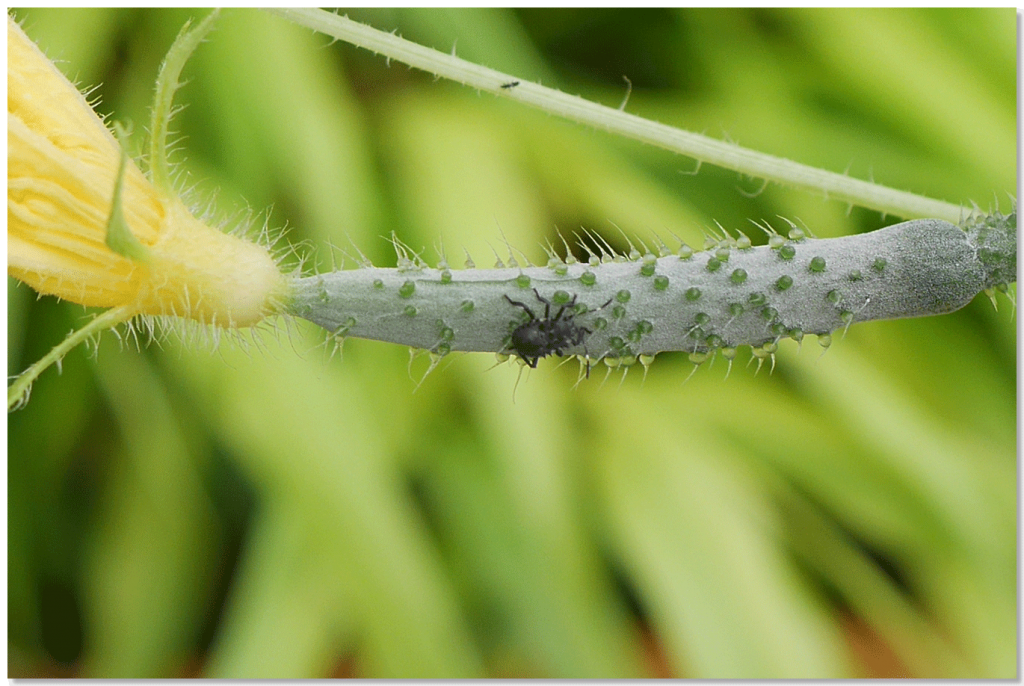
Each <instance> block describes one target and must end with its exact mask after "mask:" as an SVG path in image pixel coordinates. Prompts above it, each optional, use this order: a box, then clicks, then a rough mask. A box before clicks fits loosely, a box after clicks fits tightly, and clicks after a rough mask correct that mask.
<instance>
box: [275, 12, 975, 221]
mask: <svg viewBox="0 0 1024 686" xmlns="http://www.w3.org/2000/svg"><path fill="white" fill-rule="evenodd" d="M269 11H270V12H273V13H274V14H277V15H279V16H281V17H284V18H285V19H288V20H289V21H292V22H295V23H296V24H300V25H302V26H306V27H308V28H311V29H313V30H314V31H319V32H320V33H324V34H327V35H329V36H332V37H334V38H337V39H339V40H343V41H345V42H347V43H351V44H353V45H357V46H359V47H361V48H366V49H367V50H372V51H373V52H376V53H378V54H381V55H385V56H386V57H388V59H393V60H397V61H399V62H403V63H405V64H408V65H409V66H412V67H416V68H417V69H422V70H424V71H427V72H430V73H431V74H435V75H437V76H441V77H444V78H447V79H451V80H453V81H458V82H459V83H462V84H464V85H467V86H470V87H472V88H476V89H478V90H482V91H488V92H490V93H494V94H495V95H498V96H501V97H506V98H511V99H513V100H518V101H520V102H522V103H524V104H527V105H532V106H533V107H537V108H539V109H541V110H543V111H545V112H548V113H550V114H554V115H557V116H560V117H564V118H566V119H569V120H572V121H575V122H578V123H581V124H587V125H590V126H593V127H595V128H599V129H605V130H607V131H610V132H612V133H617V134H620V135H622V136H626V137H629V138H633V139H636V140H639V141H643V142H644V143H649V144H651V145H656V146H658V147H660V148H664V149H666V150H671V151H672V152H676V153H680V154H682V155H686V156H688V157H693V158H696V159H697V160H700V161H701V162H707V163H708V164H713V165H715V166H718V167H724V168H726V169H732V170H735V171H737V172H740V173H741V174H746V175H749V176H753V177H757V178H761V179H767V180H769V181H774V182H776V183H780V184H784V185H786V186H791V187H794V188H798V189H802V190H806V191H810V192H817V193H823V194H824V195H825V196H826V197H828V198H831V199H833V200H839V201H841V202H846V203H851V204H854V205H859V206H861V207H868V208H871V209H874V210H878V211H880V212H883V213H886V214H891V215H895V216H898V217H904V218H907V219H914V218H925V217H932V218H936V219H944V220H946V221H948V222H952V223H954V224H959V223H960V222H961V221H962V220H963V217H964V215H965V212H964V209H963V208H962V207H960V206H959V205H953V204H951V203H947V202H943V201H940V200H933V199H931V198H926V197H922V196H920V195H915V194H913V193H907V192H906V191H900V190H896V189H893V188H888V187H886V186H881V185H878V184H875V183H870V182H868V181H862V180H859V179H854V178H851V177H849V176H846V175H844V174H837V173H834V172H829V171H825V170H822V169H816V168H814V167H809V166H807V165H804V164H799V163H797V162H792V161H790V160H786V159H782V158H780V157H775V156H773V155H767V154H765V153H760V152H755V151H753V150H748V149H746V148H742V147H740V146H738V145H735V144H733V143H726V142H724V141H719V140H715V139H713V138H708V137H706V136H702V135H700V134H696V133H692V132H689V131H683V130H681V129H677V128H674V127H672V126H667V125H665V124H659V123H657V122H652V121H649V120H647V119H644V118H643V117H638V116H636V115H633V114H628V113H626V112H623V111H621V110H619V109H615V108H612V107H607V106H605V105H599V104H597V103H593V102H590V101H588V100H584V99H583V98H580V97H578V96H575V95H568V94H566V93H562V92H560V91H557V90H554V89H552V88H545V87H544V86H541V85H539V84H536V83H531V82H529V81H526V80H524V79H523V78H521V77H518V76H513V75H511V74H503V73H502V72H499V71H495V70H494V69H488V68H486V67H482V66H480V65H477V64H473V63H472V62H467V61H466V60H463V59H461V58H459V57H456V56H455V55H450V54H447V53H443V52H439V51H437V50H433V49H431V48H427V47H424V46H422V45H418V44H416V43H413V42H411V41H407V40H405V39H404V38H400V37H398V36H396V35H394V34H391V33H385V32H384V31H379V30H377V29H375V28H373V27H371V26H367V25H365V24H360V23H358V22H354V21H352V20H350V19H348V18H346V17H342V16H339V15H336V14H333V13H331V12H327V11H324V10H318V9H273V10H269ZM511 83H515V84H516V85H515V87H512V88H509V87H504V88H503V86H507V85H508V84H511Z"/></svg>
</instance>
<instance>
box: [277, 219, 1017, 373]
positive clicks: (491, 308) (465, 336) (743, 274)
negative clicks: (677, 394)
mask: <svg viewBox="0 0 1024 686" xmlns="http://www.w3.org/2000/svg"><path fill="white" fill-rule="evenodd" d="M1014 220H1015V217H1014ZM1006 233H1007V232H1006V231H1004V232H1003V234H1002V235H999V236H998V240H1002V241H1003V243H1004V244H1005V243H1006V240H1007V239H1006V238H1005V234H1006ZM992 240H993V239H992V237H991V236H989V237H988V238H986V237H985V236H982V235H981V234H979V232H977V231H974V232H973V233H971V232H970V230H969V231H968V232H965V231H964V230H963V229H961V228H959V227H957V226H955V225H953V224H950V223H948V222H944V221H940V220H933V219H922V220H915V221H909V222H904V223H902V224H897V225H894V226H891V227H888V228H885V229H881V230H879V231H875V232H872V233H867V234H861V235H856V236H849V237H844V238H830V239H813V238H801V239H799V240H795V241H788V242H786V243H785V245H786V246H789V247H788V248H783V247H781V246H779V245H776V246H775V247H769V246H760V247H753V248H745V249H743V248H736V247H733V248H732V249H729V250H728V251H727V254H723V253H722V251H714V250H712V251H706V252H699V253H695V254H693V255H692V256H691V257H689V258H686V259H684V258H680V257H678V256H675V255H670V256H667V257H661V258H658V259H656V260H655V259H654V258H653V256H648V257H647V259H646V262H645V261H641V260H634V261H620V260H623V259H624V258H619V259H618V260H613V261H608V262H604V263H601V264H598V265H586V264H582V263H575V264H559V265H555V266H548V267H525V268H505V269H469V270H462V271H451V272H448V271H447V270H440V269H430V268H422V269H411V268H405V269H379V268H362V269H355V270H347V271H336V272H331V273H327V274H321V275H318V276H311V277H304V278H301V279H298V280H297V282H296V290H295V296H294V300H293V302H292V305H291V307H290V310H291V312H292V314H294V315H297V316H299V317H302V318H305V319H308V320H310V321H312V322H315V323H316V324H319V325H320V326H322V327H324V328H325V329H327V330H329V331H331V332H334V333H336V334H337V335H339V336H354V337H358V338H369V339H375V340H381V341H390V342H393V343H399V344H404V345H408V346H411V347H414V348H425V349H430V350H433V351H435V352H440V353H442V354H443V353H447V352H449V351H456V350H458V351H476V352H488V351H489V352H505V353H514V352H515V351H514V350H511V349H510V348H509V340H510V339H509V336H510V333H511V332H512V331H513V330H514V329H515V328H516V327H517V326H518V325H519V324H521V323H522V322H523V321H524V317H525V313H524V312H523V311H522V310H521V309H520V308H517V307H515V306H513V305H510V304H509V302H508V300H506V298H505V296H508V297H509V298H511V299H513V300H518V301H521V302H523V303H524V304H526V305H527V306H529V307H530V308H531V309H533V311H534V313H535V315H536V316H537V317H543V316H544V307H545V306H544V304H543V303H541V302H539V301H538V300H537V298H536V296H535V295H534V293H533V290H532V289H533V288H536V289H537V290H538V292H539V293H540V295H541V296H543V297H544V298H547V299H548V300H551V301H552V302H556V303H557V302H565V301H567V300H568V299H569V298H571V297H572V296H576V297H577V299H578V300H577V302H578V303H582V304H585V305H586V306H587V308H588V311H587V312H586V313H582V314H579V315H578V316H577V317H576V319H575V322H576V324H578V325H579V326H582V327H586V328H588V329H590V330H591V331H592V333H591V334H589V335H588V336H586V339H585V340H584V342H583V344H581V345H579V346H575V347H569V348H568V349H567V353H568V354H584V353H586V354H589V355H590V356H591V357H595V358H599V357H621V356H624V355H654V354H657V353H659V352H664V351H684V352H697V353H700V352H707V351H710V350H713V349H716V348H722V347H727V348H735V347H737V346H741V345H750V346H761V345H764V344H766V343H770V342H773V341H778V340H779V339H780V338H783V337H786V336H793V337H795V338H799V337H800V336H802V334H808V333H813V334H819V335H820V334H827V333H831V332H832V331H835V330H836V329H840V328H843V327H846V326H848V325H849V324H851V323H855V322H861V321H870V320H877V319H897V318H905V317H919V316H927V315H934V314H942V313H946V312H952V311H954V310H957V309H959V308H961V307H963V306H965V305H966V304H967V303H969V302H970V301H971V300H972V299H973V298H974V296H976V295H977V294H978V293H979V292H981V291H982V290H983V289H985V288H989V287H991V286H993V285H996V284H997V283H1002V282H1004V281H1006V278H1005V277H1006V271H1007V268H1006V265H1007V264H1008V263H1009V261H1010V258H1009V257H1008V256H1007V255H1006V252H1007V250H1008V248H1007V245H1002V246H999V247H998V248H997V249H998V250H1001V251H1002V253H1001V255H1002V256H1001V257H1000V260H998V265H997V267H996V268H992V267H991V265H989V266H986V265H985V264H983V263H982V261H981V259H979V254H981V253H983V252H984V249H985V246H984V245H980V244H982V243H986V241H987V242H988V243H991V242H992ZM716 254H717V255H718V256H719V257H725V259H724V260H718V266H717V269H716V268H715V264H714V262H715V260H716V259H718V258H716V257H715V255H716ZM709 263H710V264H709ZM1012 263H1013V264H1014V265H1015V264H1016V238H1015V224H1014V233H1013V240H1012ZM645 264H646V265H647V267H646V269H644V268H643V267H644V265H645ZM652 264H653V266H654V269H653V273H652V270H651V265H652ZM709 266H710V269H709ZM556 269H557V271H556ZM1014 270H1015V267H1014ZM585 275H586V276H585ZM590 275H592V277H591V276H590ZM524 277H526V278H524ZM666 278H667V279H668V281H667V284H666V282H665V279H666ZM591 280H592V283H591ZM559 292H560V293H559ZM556 293H557V295H556ZM609 301H610V302H609ZM469 303H471V305H470V304H469ZM606 303H608V304H607V305H605V304H606ZM602 306H604V307H602ZM595 310H596V311H595ZM556 311H557V308H556V309H553V310H552V312H551V315H552V316H554V315H555V313H556Z"/></svg>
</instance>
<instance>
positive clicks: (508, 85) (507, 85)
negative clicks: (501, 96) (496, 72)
mask: <svg viewBox="0 0 1024 686" xmlns="http://www.w3.org/2000/svg"><path fill="white" fill-rule="evenodd" d="M518 85H519V82H518V81H509V82H508V83H503V84H501V87H502V88H504V89H505V90H511V89H512V88H515V87H516V86H518Z"/></svg>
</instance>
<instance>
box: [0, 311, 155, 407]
mask: <svg viewBox="0 0 1024 686" xmlns="http://www.w3.org/2000/svg"><path fill="white" fill-rule="evenodd" d="M135 314H136V311H135V310H134V309H130V308H127V307H114V308H112V309H109V310H107V311H106V312H103V313H102V314H99V315H97V316H96V317H95V318H94V319H93V320H92V321H90V322H89V323H88V324H86V325H85V326H83V327H82V328H81V329H78V330H77V331H72V332H71V333H70V334H68V337H67V338H65V339H64V340H63V341H62V342H61V343H59V344H58V345H56V346H54V348H53V350H51V351H50V352H49V353H47V354H46V355H45V356H44V357H43V358H42V359H40V360H39V361H38V362H36V363H35V364H34V365H32V366H31V367H29V368H28V369H26V370H25V371H24V372H22V373H21V374H20V375H19V376H18V378H16V379H15V380H14V383H12V384H11V385H10V386H8V387H7V411H8V412H11V411H13V410H16V409H19V408H20V407H22V406H24V405H25V403H27V402H28V397H29V394H30V393H31V392H32V384H33V383H34V382H35V380H36V379H37V378H38V377H39V375H40V374H42V373H43V371H44V370H45V369H46V368H47V367H49V366H50V365H52V364H54V363H55V362H59V361H60V360H61V359H62V358H63V357H64V356H65V355H67V354H68V352H70V351H71V349H72V348H74V347H75V346H76V345H78V344H79V343H82V342H83V341H85V340H87V339H88V338H89V337H90V336H92V335H93V334H96V333H99V332H101V331H103V330H104V329H109V328H112V327H115V326H117V325H118V324H120V323H121V322H126V321H128V320H129V319H131V318H132V317H133V316H135Z"/></svg>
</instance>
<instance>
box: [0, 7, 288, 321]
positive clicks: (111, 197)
mask: <svg viewBox="0 0 1024 686" xmlns="http://www.w3.org/2000/svg"><path fill="white" fill-rule="evenodd" d="M209 20H210V18H208V19H207V21H204V22H203V23H202V25H201V26H200V27H199V28H198V29H195V30H193V31H192V32H191V34H192V35H191V36H190V35H189V34H187V33H186V32H185V31H183V32H182V35H181V36H180V37H179V42H182V41H183V39H186V38H190V37H191V38H194V40H193V42H192V43H191V47H189V48H186V49H184V50H183V51H179V53H178V54H177V57H178V60H177V62H178V64H177V69H178V72H180V66H181V65H183V64H184V60H185V59H187V57H188V54H189V53H190V52H191V49H192V48H193V47H194V46H195V45H197V44H198V43H199V39H200V38H201V37H202V35H203V34H205V32H206V30H208V25H209V23H210V22H209ZM176 47H177V43H176ZM173 52H174V49H173V48H172V54H173ZM182 53H183V54H182ZM171 61H172V55H169V56H168V62H171ZM165 71H170V72H171V74H170V81H169V84H166V87H165V88H164V89H163V90H162V91H161V88H160V87H159V83H160V82H158V92H157V103H156V106H155V108H154V123H156V124H158V125H160V126H159V127H158V128H159V129H160V130H159V131H157V130H154V131H153V132H152V134H153V136H154V145H153V147H152V150H153V151H154V152H151V155H150V156H151V158H152V157H154V155H155V156H156V157H157V158H158V159H156V160H154V159H151V160H150V164H151V166H152V167H153V170H154V171H153V176H154V180H155V181H156V183H153V182H151V181H150V180H149V179H147V178H146V176H144V175H143V173H142V172H141V171H140V170H139V168H138V167H137V166H136V165H135V163H134V162H133V161H132V160H130V159H127V160H126V159H124V158H123V157H122V155H123V153H122V146H121V145H120V144H119V142H118V140H117V138H115V137H114V135H113V134H112V133H111V131H110V130H108V128H107V127H106V125H105V124H104V123H103V121H101V120H100V118H99V117H98V116H97V115H96V113H95V112H93V110H92V108H91V107H90V106H89V103H88V102H87V101H86V99H85V97H84V96H83V95H82V94H81V93H80V92H79V91H78V89H76V88H75V87H74V86H73V85H72V84H71V83H70V82H69V81H68V80H67V79H66V78H65V77H64V75H63V74H61V73H60V72H59V71H58V70H57V68H56V67H55V66H54V65H53V63H52V62H50V60H49V59H47V58H46V56H45V55H44V54H43V53H42V52H41V51H40V50H39V48H37V47H36V45H35V44H34V43H33V42H32V41H31V40H30V39H29V38H28V36H26V35H25V33H24V32H23V31H22V30H21V27H19V26H18V24H17V23H16V22H15V21H14V20H13V19H12V18H11V17H10V16H8V21H7V273H8V274H10V275H11V276H13V277H15V278H17V279H19V280H21V281H23V282H25V283H26V284H28V285H29V286H31V287H32V288H34V289H35V290H36V291H38V292H40V293H44V294H48V295H55V296H57V297H59V298H63V299H65V300H70V301H72V302H76V303H80V304H82V305H87V306H94V307H116V308H119V309H120V310H121V311H122V312H126V313H129V314H133V315H134V314H148V315H176V316H181V317H189V318H192V319H195V320H198V321H200V322H203V323H206V324H214V325H218V326H224V327H247V326H252V325H254V324H257V323H258V322H260V321H261V320H262V319H263V318H265V317H267V316H268V315H270V314H274V313H275V312H277V311H280V309H281V306H282V304H283V302H284V300H285V299H286V298H287V294H288V292H289V279H288V277H286V276H284V275H283V274H281V272H280V270H279V269H278V267H277V265H276V263H275V261H274V259H273V257H272V256H271V254H270V252H269V250H268V249H267V248H266V247H264V246H260V245H257V244H254V243H251V242H248V241H246V240H243V239H242V238H239V237H237V236H232V235H228V234H225V233H223V232H221V231H219V230H217V229H216V228H214V227H211V226H208V225H207V224H205V223H203V222H202V221H200V220H198V219H196V218H195V217H193V216H192V213H191V212H190V211H189V210H188V208H187V207H185V205H184V204H183V203H182V201H181V200H180V199H179V198H178V196H177V195H176V194H175V193H174V192H173V190H172V189H171V187H170V183H169V182H168V181H167V178H166V153H165V151H164V149H163V144H164V136H165V135H166V124H167V119H168V118H169V113H170V103H169V100H170V97H171V96H172V95H173V92H174V89H175V88H176V87H177V75H178V72H174V71H173V68H172V69H169V70H168V69H167V66H166V63H165ZM161 78H162V79H163V78H164V74H161ZM161 96H164V100H165V103H161ZM162 104H166V105H167V106H166V109H165V110H164V111H163V112H162V113H160V112H158V111H157V110H158V109H160V108H161V107H162ZM122 165H123V167H122ZM161 165H162V167H161ZM161 181H163V183H161ZM115 187H116V189H117V190H118V191H119V195H120V202H117V195H118V193H115ZM111 227H114V228H111ZM118 227H120V228H119V229H118V230H119V232H120V233H119V235H113V234H114V233H115V230H114V229H115V228H118ZM111 245H113V246H114V247H113V248H112V247H110V246H111Z"/></svg>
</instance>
